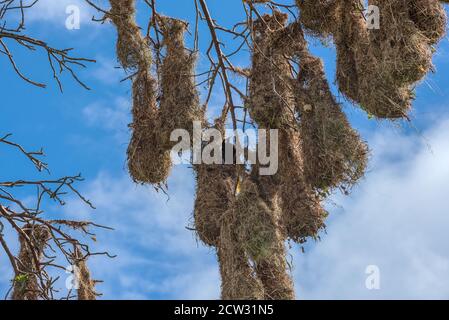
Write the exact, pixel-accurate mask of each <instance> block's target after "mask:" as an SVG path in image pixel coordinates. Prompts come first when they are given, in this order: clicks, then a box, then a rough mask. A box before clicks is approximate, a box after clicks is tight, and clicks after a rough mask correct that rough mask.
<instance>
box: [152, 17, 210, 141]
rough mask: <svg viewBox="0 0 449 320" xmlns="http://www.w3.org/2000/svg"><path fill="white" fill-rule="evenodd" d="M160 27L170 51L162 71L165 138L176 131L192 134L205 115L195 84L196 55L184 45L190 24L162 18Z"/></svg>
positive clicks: (162, 117)
mask: <svg viewBox="0 0 449 320" xmlns="http://www.w3.org/2000/svg"><path fill="white" fill-rule="evenodd" d="M160 25H161V29H162V32H163V36H164V42H163V43H164V45H165V47H166V48H167V51H166V57H165V58H164V60H163V64H162V67H161V68H160V79H161V89H162V94H161V100H160V117H161V123H162V124H163V126H162V127H161V128H162V129H163V130H164V132H165V136H167V137H170V134H171V132H172V131H173V130H175V129H186V130H189V131H190V132H191V131H192V127H193V121H201V120H202V119H203V117H204V112H203V109H202V108H200V102H199V95H198V92H197V89H196V84H195V81H194V78H195V64H196V55H195V54H194V53H190V52H188V51H187V50H186V49H185V44H184V33H185V31H186V26H187V24H186V23H185V22H183V21H181V20H176V19H172V18H167V17H161V18H160Z"/></svg>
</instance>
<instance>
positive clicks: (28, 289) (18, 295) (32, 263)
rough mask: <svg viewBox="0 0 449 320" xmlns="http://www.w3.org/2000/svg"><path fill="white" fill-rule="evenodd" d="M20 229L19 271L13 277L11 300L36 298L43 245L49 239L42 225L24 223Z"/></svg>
mask: <svg viewBox="0 0 449 320" xmlns="http://www.w3.org/2000/svg"><path fill="white" fill-rule="evenodd" d="M22 230H23V234H20V235H19V243H20V252H19V256H18V262H17V269H18V270H19V273H18V274H16V275H15V278H14V288H13V293H12V300H38V299H39V298H40V287H39V283H38V281H39V278H38V274H39V273H40V270H41V266H40V263H41V260H42V258H43V254H44V249H45V246H46V245H47V241H48V240H49V239H50V231H49V229H48V228H47V227H46V226H42V225H36V226H34V225H25V226H24V227H23V228H22ZM36 260H37V261H36Z"/></svg>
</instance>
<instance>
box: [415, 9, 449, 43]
mask: <svg viewBox="0 0 449 320" xmlns="http://www.w3.org/2000/svg"><path fill="white" fill-rule="evenodd" d="M409 14H410V19H411V20H412V21H413V22H414V23H415V25H416V27H417V28H418V29H419V30H420V31H421V32H422V33H423V34H424V36H426V37H427V39H428V40H429V44H431V45H434V44H436V43H437V42H438V41H439V40H440V39H441V38H442V37H443V36H444V35H445V33H446V23H447V16H446V11H445V10H444V8H443V6H442V5H441V3H440V2H439V1H438V0H412V1H410V11H409Z"/></svg>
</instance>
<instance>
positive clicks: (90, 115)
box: [82, 97, 131, 141]
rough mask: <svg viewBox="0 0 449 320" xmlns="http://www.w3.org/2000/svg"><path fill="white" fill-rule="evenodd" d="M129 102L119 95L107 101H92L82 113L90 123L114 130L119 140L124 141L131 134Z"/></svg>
mask: <svg viewBox="0 0 449 320" xmlns="http://www.w3.org/2000/svg"><path fill="white" fill-rule="evenodd" d="M129 104H130V102H129V99H126V98H124V97H117V98H115V99H114V100H112V101H108V102H107V103H106V102H95V103H91V104H89V105H88V106H86V107H85V108H84V109H83V111H82V114H83V117H84V119H85V120H86V122H87V124H88V125H90V126H95V127H98V128H101V129H103V130H106V131H110V132H113V133H114V135H115V137H116V138H117V139H118V141H124V140H126V138H127V137H128V135H129V130H128V124H129V123H130V122H131V119H130V112H129V108H130V106H129Z"/></svg>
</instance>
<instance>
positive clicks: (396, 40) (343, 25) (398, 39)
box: [334, 0, 445, 119]
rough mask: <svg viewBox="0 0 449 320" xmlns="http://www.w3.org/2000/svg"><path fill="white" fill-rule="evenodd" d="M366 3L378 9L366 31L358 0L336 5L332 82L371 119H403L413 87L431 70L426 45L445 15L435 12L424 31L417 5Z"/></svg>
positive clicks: (392, 1) (391, 0)
mask: <svg viewBox="0 0 449 320" xmlns="http://www.w3.org/2000/svg"><path fill="white" fill-rule="evenodd" d="M369 3H370V4H372V5H376V6H378V7H379V8H380V12H381V28H380V29H378V30H377V29H373V30H367V26H366V23H365V20H364V17H363V12H362V10H363V7H362V6H361V3H360V2H359V1H357V0H343V1H341V2H340V3H339V6H338V9H337V11H336V12H337V13H336V15H337V17H338V19H337V21H338V23H337V24H336V29H335V31H334V37H335V43H336V47H337V57H338V58H337V81H338V84H339V87H340V90H341V91H342V92H343V93H344V94H345V95H346V96H347V97H348V98H349V99H350V100H352V101H354V102H356V103H358V104H360V106H361V107H362V108H363V109H365V110H366V111H367V112H368V113H369V114H370V115H372V116H375V117H378V118H392V119H394V118H404V117H407V113H408V111H409V110H410V108H411V103H412V100H413V98H414V93H413V85H414V84H415V83H416V82H417V81H419V80H421V79H422V78H423V77H424V76H425V75H426V74H427V72H428V71H429V70H431V69H432V61H431V58H432V48H431V44H432V43H435V41H436V39H438V38H439V37H441V35H442V31H441V21H443V20H444V19H445V17H444V16H443V15H441V12H439V13H438V10H437V11H435V12H437V17H438V19H436V21H434V22H435V23H436V26H428V27H429V30H424V29H425V27H422V26H419V25H420V22H421V21H425V19H424V18H416V16H417V14H416V10H415V9H416V8H417V6H416V5H415V4H414V3H413V2H409V1H405V0H400V1H397V0H385V1H377V0H371V1H369ZM419 12H423V10H422V9H421V10H419ZM414 20H415V21H414ZM438 21H439V22H438Z"/></svg>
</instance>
